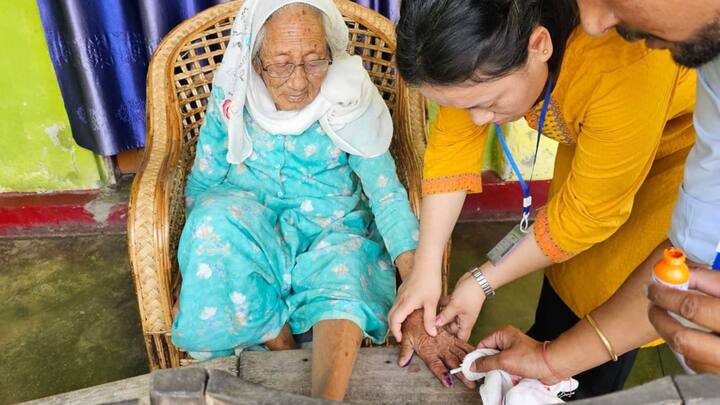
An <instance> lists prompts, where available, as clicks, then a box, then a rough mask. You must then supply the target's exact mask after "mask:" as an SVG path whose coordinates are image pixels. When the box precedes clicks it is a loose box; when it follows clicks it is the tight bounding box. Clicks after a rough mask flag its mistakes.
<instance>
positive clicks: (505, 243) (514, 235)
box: [486, 224, 527, 266]
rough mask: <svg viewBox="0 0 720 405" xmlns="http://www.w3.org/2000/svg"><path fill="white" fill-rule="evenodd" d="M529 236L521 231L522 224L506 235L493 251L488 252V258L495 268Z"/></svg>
mask: <svg viewBox="0 0 720 405" xmlns="http://www.w3.org/2000/svg"><path fill="white" fill-rule="evenodd" d="M526 235H527V234H526V233H524V232H523V231H522V230H521V229H520V224H518V225H515V227H514V228H513V229H512V230H511V231H510V233H508V234H507V235H505V237H504V238H502V240H501V241H500V242H498V244H497V245H495V247H494V248H492V250H490V251H489V252H488V254H487V255H486V257H487V258H488V260H490V263H492V264H493V265H494V266H497V264H498V263H500V261H501V260H502V259H503V258H504V257H505V256H507V255H508V254H509V253H510V252H511V251H512V250H513V249H514V248H515V246H517V244H518V242H520V240H521V239H522V238H523V237H525V236H526Z"/></svg>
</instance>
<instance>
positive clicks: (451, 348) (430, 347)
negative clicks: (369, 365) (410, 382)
mask: <svg viewBox="0 0 720 405" xmlns="http://www.w3.org/2000/svg"><path fill="white" fill-rule="evenodd" d="M402 333H403V340H402V342H401V343H400V356H399V358H398V364H399V365H400V366H401V367H407V366H408V365H410V362H411V360H412V356H413V352H415V353H417V354H418V356H420V358H421V359H422V360H423V361H424V362H425V364H426V365H427V366H428V368H429V369H430V371H431V372H432V373H433V374H434V375H435V377H437V379H438V380H440V382H441V383H442V384H443V385H444V386H446V387H452V386H453V383H452V376H451V375H450V370H451V369H453V368H457V367H460V363H462V360H463V359H464V358H465V355H467V354H468V353H470V352H472V351H473V350H475V348H474V347H472V346H471V345H469V344H467V343H465V342H464V341H462V340H460V339H458V338H456V337H455V336H452V335H451V334H450V333H448V332H447V331H446V330H444V329H442V328H441V329H439V330H438V334H437V336H430V335H429V334H428V333H427V332H426V331H425V328H424V326H423V311H422V310H421V309H418V310H416V311H414V312H413V313H411V314H410V316H408V317H407V319H406V320H405V322H404V323H403V325H402ZM456 375H457V377H458V378H459V379H460V381H462V383H463V384H465V386H466V387H468V388H475V383H474V382H472V381H468V380H467V379H466V378H465V376H464V375H463V374H462V373H459V374H456Z"/></svg>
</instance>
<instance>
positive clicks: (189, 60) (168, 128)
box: [128, 0, 449, 369]
mask: <svg viewBox="0 0 720 405" xmlns="http://www.w3.org/2000/svg"><path fill="white" fill-rule="evenodd" d="M336 3H337V5H338V7H339V8H340V10H341V12H342V14H343V16H344V17H345V20H346V22H347V24H348V26H349V28H350V36H351V41H350V46H349V49H348V51H349V52H350V53H353V54H358V55H361V56H362V57H363V59H364V60H365V62H366V67H367V70H368V72H369V73H370V76H371V77H372V80H373V82H374V83H375V84H376V85H377V87H378V89H379V90H380V92H381V93H382V95H383V97H384V99H385V100H386V102H387V105H388V107H389V108H390V110H391V111H392V113H393V118H394V122H395V128H396V130H395V137H394V140H393V144H392V146H391V153H392V154H393V156H394V157H395V159H396V163H397V167H398V174H399V176H400V179H401V180H402V181H403V183H404V185H405V186H406V187H407V189H408V191H409V196H410V201H411V204H412V206H413V209H414V210H415V212H416V213H417V212H418V209H419V204H420V181H421V168H422V160H421V157H422V153H423V149H424V145H425V133H426V126H425V108H424V107H425V104H424V100H423V99H422V97H421V96H420V95H419V94H418V93H417V92H415V91H413V90H411V89H410V88H408V87H407V86H406V85H405V84H404V83H403V82H402V80H401V79H400V78H399V76H398V74H397V70H396V69H395V55H394V50H395V31H394V26H393V24H392V23H391V22H390V21H389V20H387V19H385V18H384V17H382V16H380V15H379V14H377V13H375V12H374V11H372V10H369V9H367V8H364V7H361V6H359V5H357V4H355V3H352V2H350V1H348V0H336ZM241 4H242V0H239V1H233V2H230V3H225V4H221V5H218V6H215V7H213V8H210V9H208V10H206V11H204V12H202V13H200V14H198V15H197V16H195V17H193V18H191V19H189V20H187V21H185V22H183V23H182V24H180V25H179V26H178V27H176V28H175V29H174V30H173V31H172V32H171V33H170V34H168V35H167V36H166V37H165V39H164V40H163V41H162V43H161V44H160V45H159V47H158V49H157V51H156V52H155V55H154V56H153V59H152V62H151V64H150V68H149V73H148V79H147V95H148V103H147V111H148V118H147V125H148V134H147V147H146V150H145V159H144V161H143V163H142V166H141V168H140V171H139V172H138V174H137V176H136V178H135V182H134V183H133V187H132V194H131V197H130V212H129V220H128V239H129V249H130V258H131V262H132V270H133V275H134V281H135V289H136V293H137V299H138V305H139V309H140V318H141V321H142V329H143V335H144V337H145V345H146V348H147V354H148V360H149V363H150V368H151V369H158V368H170V367H177V366H180V365H182V364H184V363H185V362H187V361H188V358H187V355H186V354H185V353H183V352H181V351H180V350H178V349H177V348H176V347H175V346H174V345H173V344H172V341H171V338H170V330H171V326H172V313H171V312H172V306H173V303H174V299H175V297H177V294H176V293H177V290H178V289H179V284H180V283H179V277H178V265H177V260H176V253H177V246H178V240H179V237H180V233H181V231H182V228H183V224H184V222H185V212H184V211H185V206H184V198H183V188H184V185H185V179H186V176H187V174H188V172H189V170H190V167H191V166H192V164H193V160H194V157H195V144H196V142H197V137H198V132H199V129H200V126H201V125H202V123H203V119H204V115H205V113H204V112H205V105H206V103H207V98H208V96H209V95H210V88H211V85H212V79H213V73H214V71H215V69H216V68H217V66H218V65H219V63H220V62H221V60H222V56H223V52H224V51H225V45H226V43H227V40H228V37H229V35H230V29H231V27H232V22H233V19H234V16H235V15H236V14H237V12H238V9H239V8H240V6H241ZM448 249H449V245H448ZM448 252H449V250H448ZM448 252H446V253H448ZM447 256H448V255H447V254H446V258H447ZM446 273H447V263H446V264H445V265H444V269H443V280H444V281H443V289H444V290H446V280H447V277H446Z"/></svg>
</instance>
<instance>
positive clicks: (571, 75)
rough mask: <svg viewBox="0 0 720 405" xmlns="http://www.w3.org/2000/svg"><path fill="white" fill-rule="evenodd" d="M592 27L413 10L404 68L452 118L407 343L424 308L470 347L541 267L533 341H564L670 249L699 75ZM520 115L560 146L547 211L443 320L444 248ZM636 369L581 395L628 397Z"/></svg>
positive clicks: (509, 15) (568, 17) (609, 375)
mask: <svg viewBox="0 0 720 405" xmlns="http://www.w3.org/2000/svg"><path fill="white" fill-rule="evenodd" d="M577 21H578V19H577V8H576V5H575V1H574V0H555V1H549V0H546V1H538V0H490V1H482V2H480V1H473V0H405V1H403V3H402V10H401V20H400V23H399V26H398V67H399V69H400V72H401V74H402V75H403V77H404V78H405V80H407V81H408V82H409V83H412V84H414V85H416V86H418V87H419V89H420V91H421V92H422V93H423V94H424V95H425V96H427V97H428V98H429V99H431V100H433V101H436V102H437V103H439V104H441V105H442V106H443V107H442V108H441V109H440V113H439V116H438V118H437V121H436V123H435V125H434V126H433V128H432V130H431V134H430V139H429V142H428V148H427V152H426V155H425V179H424V194H425V197H424V199H423V206H422V214H421V221H420V222H421V225H420V241H419V245H418V250H417V252H416V257H415V265H414V268H413V270H412V273H411V274H410V275H409V276H408V278H407V279H405V281H404V283H403V285H402V287H401V288H400V290H399V292H398V296H397V299H396V302H395V306H394V307H393V310H392V311H391V314H390V317H389V320H390V324H391V330H392V331H393V333H394V334H395V335H396V337H397V338H398V339H403V338H404V337H403V336H402V334H401V333H400V327H401V323H402V322H403V321H404V320H405V319H406V317H407V316H408V315H409V314H410V313H412V312H413V311H414V310H416V309H418V308H422V309H423V310H424V315H425V316H424V322H425V329H426V331H427V332H428V333H430V334H431V335H433V334H435V333H436V328H437V327H439V326H444V327H447V328H449V329H450V330H451V331H453V332H454V333H456V334H457V335H458V336H459V337H460V338H462V339H467V338H468V337H469V336H470V331H471V329H472V326H473V325H474V323H475V321H476V319H477V316H478V314H479V312H480V310H481V308H482V305H483V303H484V301H485V298H486V296H491V295H492V294H493V293H494V290H496V289H498V288H500V287H502V286H503V285H505V284H507V283H509V282H511V281H513V280H515V279H517V278H519V277H522V276H524V275H526V274H528V273H530V272H533V271H538V270H542V269H546V270H545V275H546V277H545V281H544V283H543V289H542V293H541V298H540V302H539V304H538V308H537V314H536V320H535V324H534V326H533V327H532V328H531V330H530V332H529V334H530V336H532V337H533V338H535V339H537V340H541V341H543V340H550V339H554V338H555V337H557V336H558V335H560V334H561V333H562V332H564V331H565V330H566V329H568V328H570V327H571V326H573V325H574V324H575V323H576V322H578V320H580V319H583V318H585V317H586V316H588V315H590V313H591V312H592V310H593V309H595V308H596V307H598V306H599V305H600V304H602V303H603V302H604V301H605V300H606V299H607V298H608V297H610V296H611V295H612V294H613V292H614V291H616V290H617V289H618V288H619V287H620V285H621V284H622V283H623V281H624V280H625V279H626V278H627V276H628V275H629V274H630V273H631V272H632V270H633V269H635V268H636V267H637V266H638V265H639V264H640V263H641V262H642V261H643V260H644V259H645V258H646V257H647V256H648V254H649V253H650V252H651V251H652V250H653V249H654V248H655V247H656V246H657V245H658V244H659V243H660V242H661V241H663V240H664V239H665V237H666V233H667V229H668V228H669V223H670V217H671V210H672V206H673V203H674V201H675V197H676V195H677V189H678V187H679V185H680V183H681V181H682V167H683V162H684V160H685V157H686V156H687V152H688V150H689V148H690V147H691V145H692V143H693V139H694V133H693V129H692V111H693V107H694V99H695V76H694V73H692V72H691V71H689V70H687V69H684V68H681V67H679V66H677V65H676V64H675V63H673V61H672V59H671V57H670V55H669V53H668V52H666V51H659V50H651V49H648V48H647V47H646V46H645V45H644V44H642V43H628V42H626V41H623V39H622V38H621V37H620V35H618V34H617V33H615V32H612V33H609V34H608V35H606V36H604V37H601V38H593V37H590V36H588V35H586V34H585V33H584V32H583V31H582V29H580V28H578V27H577ZM546 93H547V94H548V96H547V97H544V95H545V94H546ZM543 106H545V108H543ZM543 110H546V112H545V113H543ZM521 117H525V118H526V119H527V120H528V122H529V123H530V124H531V126H533V127H535V128H537V129H542V134H543V135H544V136H548V137H551V138H553V139H555V140H557V141H559V142H560V146H559V148H558V153H557V157H556V160H555V174H554V178H553V182H552V187H551V191H550V199H549V201H548V204H547V206H546V207H545V208H543V209H542V210H541V211H539V212H538V215H537V220H536V222H535V224H534V225H533V226H532V227H531V228H530V229H529V230H528V233H527V235H525V236H524V237H523V238H522V239H521V240H520V242H519V243H517V245H516V246H515V248H514V249H513V250H512V251H511V252H510V253H509V254H507V255H506V256H505V257H504V258H503V259H502V260H500V261H499V262H496V264H495V265H493V264H492V263H490V262H487V263H484V264H482V265H480V266H479V267H478V268H477V269H474V271H473V272H472V274H471V273H470V272H469V273H467V274H465V275H464V276H463V277H462V278H461V279H460V280H459V281H458V284H457V285H456V286H455V289H454V291H453V294H452V296H451V297H450V301H449V303H448V305H447V306H445V309H444V310H443V311H442V313H440V315H439V316H437V318H436V317H435V308H436V306H437V302H438V299H439V297H440V261H441V258H442V252H443V246H444V244H445V243H446V241H447V240H448V238H449V237H450V234H451V231H452V229H453V226H454V224H455V222H456V220H457V217H458V215H459V213H460V210H461V207H462V205H463V201H464V199H465V196H466V194H467V193H473V192H480V191H481V181H480V170H481V157H482V148H483V145H484V141H485V133H486V131H487V126H488V125H492V124H493V123H496V124H502V123H505V122H509V121H512V120H517V119H519V118H521ZM542 121H544V126H543V128H539V123H540V122H542ZM590 318H591V316H590ZM599 326H600V328H602V325H599ZM633 360H634V353H630V354H627V355H625V356H621V358H620V359H619V360H618V361H616V362H613V363H608V364H605V365H603V366H601V367H599V368H597V369H593V370H590V371H588V372H587V373H584V374H581V375H579V376H578V377H577V378H578V380H579V381H580V391H579V392H578V397H584V396H593V395H599V394H603V393H606V392H611V391H614V390H617V389H621V388H622V386H623V383H624V380H625V378H626V377H627V374H628V373H629V371H630V368H631V366H632V363H633Z"/></svg>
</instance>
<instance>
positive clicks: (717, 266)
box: [712, 242, 720, 271]
mask: <svg viewBox="0 0 720 405" xmlns="http://www.w3.org/2000/svg"><path fill="white" fill-rule="evenodd" d="M712 268H713V270H717V271H720V242H718V245H717V247H716V248H715V261H713V266H712Z"/></svg>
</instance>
